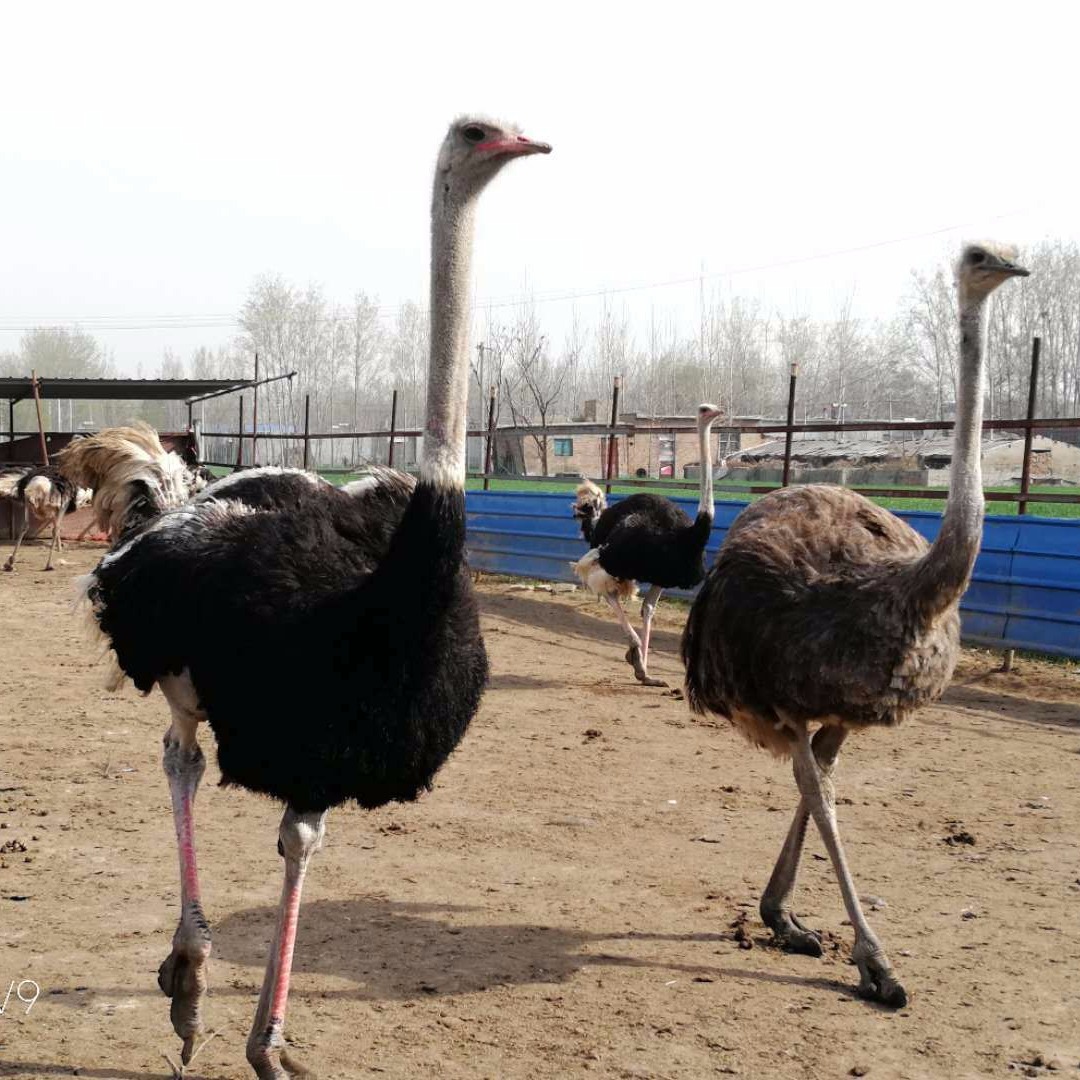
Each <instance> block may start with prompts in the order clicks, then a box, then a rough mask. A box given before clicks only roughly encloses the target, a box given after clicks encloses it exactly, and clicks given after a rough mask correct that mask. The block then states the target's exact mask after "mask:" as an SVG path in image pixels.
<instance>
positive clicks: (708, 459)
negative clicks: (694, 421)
mask: <svg viewBox="0 0 1080 1080" xmlns="http://www.w3.org/2000/svg"><path fill="white" fill-rule="evenodd" d="M712 425H713V422H712V420H706V421H704V422H699V423H698V451H699V456H698V461H700V462H701V477H700V482H701V496H700V498H699V499H698V508H697V512H698V514H704V515H705V516H706V517H708V518H709V519H710V520H711V519H712V518H713V517H715V515H716V511H715V508H714V507H713V462H712V440H711V439H710V438H709V435H710V434H711V432H712Z"/></svg>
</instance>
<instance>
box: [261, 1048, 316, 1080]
mask: <svg viewBox="0 0 1080 1080" xmlns="http://www.w3.org/2000/svg"><path fill="white" fill-rule="evenodd" d="M248 1061H249V1062H250V1063H251V1067H252V1068H253V1069H254V1070H255V1075H256V1076H257V1077H258V1078H259V1080H316V1076H315V1074H314V1073H313V1072H311V1071H310V1070H308V1069H305V1068H304V1066H303V1065H301V1064H300V1062H298V1061H297V1060H296V1058H294V1057H292V1056H291V1055H290V1054H287V1053H286V1052H285V1051H284V1050H280V1049H277V1048H276V1047H268V1046H267V1047H259V1048H258V1049H254V1050H249V1051H248Z"/></svg>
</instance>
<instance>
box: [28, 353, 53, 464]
mask: <svg viewBox="0 0 1080 1080" xmlns="http://www.w3.org/2000/svg"><path fill="white" fill-rule="evenodd" d="M30 386H31V388H32V389H33V391H34V406H35V408H36V409H37V426H38V437H39V438H40V439H41V463H42V465H48V464H49V448H48V446H47V445H46V444H45V421H44V420H42V419H41V391H40V389H39V387H38V378H37V372H36V371H31V372H30Z"/></svg>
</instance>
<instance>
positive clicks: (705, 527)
mask: <svg viewBox="0 0 1080 1080" xmlns="http://www.w3.org/2000/svg"><path fill="white" fill-rule="evenodd" d="M711 530H712V518H711V517H709V516H708V515H707V514H698V515H697V517H696V518H695V519H694V520H693V521H691V519H690V518H689V517H688V516H687V514H686V513H684V512H683V511H682V510H681V509H680V508H679V507H678V506H676V505H675V504H674V503H673V502H672V501H671V500H670V499H665V498H663V497H662V496H660V495H652V494H648V493H641V494H638V495H629V496H627V498H625V499H620V500H619V502H617V503H615V504H614V505H613V506H609V507H608V508H607V509H606V510H604V512H603V513H602V514H601V515H600V517H599V519H598V520H597V521H596V523H595V525H593V526H592V527H591V530H590V532H591V536H587V537H586V539H588V540H589V541H590V543H591V544H592V546H593V547H594V548H597V549H599V562H600V565H601V566H602V567H603V569H604V570H605V571H607V573H608V574H610V575H611V576H612V577H614V578H620V579H622V580H625V581H647V582H649V583H650V584H651V585H659V586H661V587H662V588H665V589H692V588H693V587H694V586H695V585H697V583H698V582H699V581H701V579H702V577H704V575H705V545H706V543H707V542H708V539H709V533H710V531H711Z"/></svg>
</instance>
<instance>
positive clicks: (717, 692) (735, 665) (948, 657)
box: [682, 245, 1027, 1007]
mask: <svg viewBox="0 0 1080 1080" xmlns="http://www.w3.org/2000/svg"><path fill="white" fill-rule="evenodd" d="M1026 274H1027V271H1026V270H1024V269H1022V268H1021V267H1019V266H1017V265H1016V264H1015V262H1013V256H1012V252H1011V251H1007V250H1003V249H997V248H994V247H990V246H986V245H983V246H976V245H973V246H969V247H967V248H966V249H965V250H964V252H963V255H962V257H961V259H960V262H959V264H958V268H957V275H958V282H957V283H958V289H959V310H960V387H959V401H958V408H957V417H956V427H955V431H954V434H953V459H952V470H951V473H950V477H949V498H948V502H947V504H946V508H945V513H944V515H943V517H942V521H941V529H940V532H939V533H938V536H937V539H936V540H935V541H934V543H933V545H932V546H931V547H930V548H929V549H927V544H926V542H925V541H924V540H923V539H922V537H920V536H919V535H918V534H917V533H916V532H915V531H914V530H913V529H912V528H910V527H909V526H908V525H907V524H905V523H904V522H903V521H901V520H900V519H899V518H896V517H894V516H893V515H892V514H890V513H889V512H888V511H886V510H882V509H881V508H879V507H877V506H875V505H874V504H873V503H871V502H869V501H868V500H867V499H865V498H863V497H862V496H861V495H857V494H855V493H854V492H851V491H847V490H845V489H844V488H839V487H830V486H824V485H822V486H812V487H801V488H798V487H797V488H787V489H785V490H782V491H776V492H773V493H772V494H770V495H767V496H766V497H765V498H763V499H761V500H760V501H759V502H757V503H754V504H753V505H752V506H748V507H747V508H746V509H745V510H744V511H743V512H742V513H741V514H740V515H739V516H738V518H736V520H735V522H734V523H733V524H732V526H731V528H730V529H729V530H728V534H727V537H726V538H725V540H724V544H723V546H722V547H721V549H720V552H719V554H718V555H717V559H716V564H715V565H714V566H713V567H712V569H711V570H710V571H709V573H708V575H707V577H706V579H705V583H704V584H703V585H702V588H701V591H700V592H699V593H698V596H697V598H696V600H695V601H694V605H693V608H692V609H691V611H690V618H689V620H688V621H687V624H686V629H685V631H684V633H683V640H682V655H683V662H684V663H685V664H686V688H687V697H688V700H689V703H690V707H691V708H692V709H693V710H694V711H695V712H698V713H703V712H705V711H711V712H714V713H719V714H720V715H722V716H726V717H729V718H730V719H731V720H732V722H733V723H734V724H735V725H736V727H738V728H739V729H740V730H741V731H742V732H743V733H744V734H745V735H746V736H747V737H748V738H749V739H750V740H751V741H752V742H754V743H756V744H757V745H758V746H762V747H765V748H767V749H769V750H771V751H773V753H775V754H778V755H791V756H792V757H793V759H794V769H795V781H796V783H797V784H798V787H799V792H800V795H801V800H800V802H799V808H798V810H797V811H796V813H795V820H794V821H793V822H792V824H791V829H790V830H789V832H788V835H787V840H786V841H785V843H784V846H783V849H782V850H781V852H780V858H779V860H778V862H777V864H776V868H775V869H774V870H773V873H772V877H771V879H770V880H769V884H768V886H767V887H766V889H765V893H764V895H763V897H762V900H761V915H762V918H763V919H764V920H765V922H766V923H767V924H768V925H769V926H770V927H771V928H772V930H773V931H774V933H775V934H776V936H777V938H778V939H779V940H780V941H781V942H782V943H783V944H784V945H785V946H787V947H788V948H790V949H792V950H794V951H797V952H805V953H810V954H812V955H820V954H821V939H820V937H819V936H818V935H817V934H815V933H812V932H811V931H809V930H808V929H807V928H806V927H805V926H803V925H802V923H801V922H799V920H798V919H797V918H796V917H795V916H794V915H793V914H792V913H791V896H792V893H793V891H794V887H795V875H796V873H797V870H798V864H799V854H800V851H801V849H802V843H803V838H804V836H805V833H806V824H807V817H808V815H813V818H814V821H815V823H816V824H817V827H818V829H819V831H820V832H821V836H822V839H823V840H824V842H825V846H826V848H827V849H828V852H829V855H830V857H831V859H832V863H833V866H834V868H835V870H836V875H837V877H838V878H839V881H840V891H841V893H842V894H843V897H844V904H845V906H846V908H847V912H848V917H849V919H850V920H851V924H852V926H853V927H854V928H855V947H854V950H853V954H852V955H853V959H854V960H855V963H856V964H857V965H858V967H859V973H860V975H861V986H860V990H861V991H862V993H863V994H864V995H866V996H868V997H871V998H874V999H876V1000H878V1001H882V1002H884V1003H885V1004H887V1005H892V1006H897V1007H899V1006H902V1005H904V1004H905V1002H906V1001H907V995H906V994H905V992H904V988H903V986H902V985H901V984H900V982H899V980H898V979H897V978H896V976H895V975H894V974H893V971H892V967H891V966H890V964H889V959H888V957H887V956H886V954H885V950H884V949H883V948H882V946H881V943H880V942H879V941H878V939H877V937H876V935H875V934H874V932H873V931H872V930H871V929H870V926H869V925H868V923H867V921H866V917H865V916H864V915H863V911H862V908H861V906H860V904H859V898H858V895H857V894H856V892H855V884H854V882H853V881H852V878H851V874H850V872H849V870H848V867H847V863H846V861H845V858H844V850H843V847H842V846H841V843H840V835H839V831H838V829H837V823H836V812H835V807H834V795H833V785H832V779H831V773H832V767H833V763H834V762H835V760H836V756H837V754H838V753H839V750H840V746H841V745H842V743H843V741H844V739H845V737H846V736H847V733H848V731H849V730H851V729H852V728H859V727H864V726H867V725H870V724H896V723H899V722H900V720H902V719H903V718H904V716H906V715H907V714H908V713H909V712H911V711H912V710H913V709H915V708H917V707H919V706H920V705H923V704H925V703H926V702H928V701H932V700H934V699H935V698H936V697H938V695H940V693H941V692H942V690H943V689H944V688H945V686H946V685H947V684H948V682H949V679H950V678H951V676H952V672H953V667H954V666H955V663H956V658H957V653H958V651H959V642H960V617H959V610H958V607H959V602H960V597H961V595H962V594H963V592H964V590H965V589H966V588H967V585H968V582H969V580H970V578H971V569H972V566H973V565H974V563H975V556H976V554H977V553H978V550H979V543H980V541H981V538H982V520H983V492H982V470H981V462H980V455H981V450H982V410H983V383H982V374H983V357H982V350H983V307H984V304H985V301H986V298H987V297H988V296H989V295H990V293H991V292H993V290H994V289H996V288H997V287H998V286H999V285H1000V284H1001V283H1002V282H1003V281H1005V280H1006V279H1007V278H1009V277H1015V276H1018V275H1019V276H1024V275H1026ZM812 723H817V724H819V725H820V726H819V727H818V728H817V731H816V733H815V734H814V736H813V738H811V735H810V725H811V724H812Z"/></svg>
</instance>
